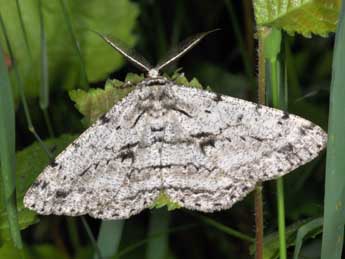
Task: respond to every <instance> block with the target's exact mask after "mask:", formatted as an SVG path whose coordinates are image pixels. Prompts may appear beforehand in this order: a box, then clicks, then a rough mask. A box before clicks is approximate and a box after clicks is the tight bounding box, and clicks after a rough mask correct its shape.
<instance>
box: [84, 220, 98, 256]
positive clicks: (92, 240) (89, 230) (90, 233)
mask: <svg viewBox="0 0 345 259" xmlns="http://www.w3.org/2000/svg"><path fill="white" fill-rule="evenodd" d="M80 218H81V222H82V223H83V226H84V229H85V231H86V233H87V235H88V237H89V238H90V241H91V244H92V246H93V247H94V249H95V251H96V255H97V257H96V258H97V259H103V257H102V253H101V251H100V249H99V247H98V245H97V242H96V239H95V237H94V235H93V234H92V231H91V228H90V226H89V224H88V223H87V220H86V218H85V216H81V217H80Z"/></svg>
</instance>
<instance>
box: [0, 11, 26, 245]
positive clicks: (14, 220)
mask: <svg viewBox="0 0 345 259" xmlns="http://www.w3.org/2000/svg"><path fill="white" fill-rule="evenodd" d="M0 19H1V22H2V17H1V15H0ZM0 49H2V47H1V45H0ZM0 122H1V124H2V126H1V127H0V161H1V177H2V190H3V191H2V195H3V200H4V203H5V207H6V212H7V219H8V224H9V227H10V233H11V237H12V241H13V243H14V245H15V246H16V247H17V248H18V249H20V250H22V249H23V243H22V239H21V235H20V230H19V224H18V215H17V204H16V185H15V183H16V180H15V163H16V162H15V113H14V103H13V94H12V88H11V83H10V79H9V75H8V71H7V66H6V64H5V58H4V56H3V53H2V51H0Z"/></svg>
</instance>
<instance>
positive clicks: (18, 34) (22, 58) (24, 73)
mask: <svg viewBox="0 0 345 259" xmlns="http://www.w3.org/2000/svg"><path fill="white" fill-rule="evenodd" d="M19 3H20V8H21V10H23V16H22V18H23V21H24V26H25V29H26V31H27V35H28V43H29V47H30V49H31V53H32V63H31V61H30V57H29V55H28V51H27V48H26V47H25V39H24V36H23V33H22V29H21V27H20V22H19V21H20V19H19V17H18V13H17V7H16V1H7V0H0V10H1V14H2V15H3V18H4V21H5V25H6V27H7V29H8V32H9V38H10V43H11V45H12V48H13V52H14V54H15V57H14V58H15V61H16V64H17V65H18V67H19V70H20V74H21V77H22V79H23V82H24V83H25V86H26V87H25V89H26V94H27V95H28V96H29V97H30V96H38V94H39V83H38V78H39V73H40V72H39V71H40V62H41V60H40V51H41V46H40V19H39V9H38V4H37V1H36V0H27V1H19ZM65 3H66V6H67V7H68V10H67V11H68V14H69V16H70V18H71V23H72V26H73V29H74V32H75V34H76V38H77V40H78V41H79V45H80V49H81V54H82V58H83V61H84V63H85V66H86V72H87V77H88V79H89V81H90V82H95V81H99V80H103V79H104V78H106V77H107V75H108V74H109V73H110V72H112V71H114V70H116V69H118V68H120V66H121V65H122V64H123V59H122V58H121V57H120V55H119V54H118V53H116V51H114V50H113V49H112V48H111V47H110V46H108V45H107V44H106V43H104V41H103V40H102V39H101V38H99V37H98V36H97V35H95V34H94V33H92V32H90V31H88V29H93V30H96V31H99V32H102V33H105V34H109V35H113V36H116V37H117V38H119V39H121V41H123V42H124V43H126V44H127V45H129V46H133V45H134V43H135V37H134V36H133V34H132V29H133V28H134V25H135V23H136V18H137V17H138V13H139V10H138V7H137V5H136V4H134V3H133V2H132V1H129V0H116V1H108V0H99V1H93V0H65ZM24 10H25V12H24ZM42 12H43V18H44V22H45V24H44V25H45V32H46V33H45V36H46V42H47V54H48V60H49V64H48V70H49V83H50V86H52V87H55V88H56V87H59V88H61V87H63V88H64V89H72V88H75V87H77V86H78V85H80V84H81V67H80V60H79V58H78V56H77V54H76V50H75V46H74V45H73V41H72V38H71V34H70V33H69V31H68V27H67V26H68V25H67V21H66V20H65V16H64V14H63V11H62V8H61V4H60V0H50V1H42ZM0 42H2V43H3V42H4V39H3V38H0ZM5 52H6V53H8V52H7V50H6V49H5Z"/></svg>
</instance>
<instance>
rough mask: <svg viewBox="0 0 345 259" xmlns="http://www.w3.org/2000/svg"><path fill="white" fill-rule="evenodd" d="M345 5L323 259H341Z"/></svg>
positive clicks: (336, 63) (336, 61)
mask: <svg viewBox="0 0 345 259" xmlns="http://www.w3.org/2000/svg"><path fill="white" fill-rule="evenodd" d="M344 67H345V3H344V1H343V5H342V9H341V15H340V20H339V24H338V28H337V33H336V36H335V45H334V53H333V67H332V69H333V71H332V83H331V93H330V110H329V124H328V147H327V160H326V183H325V203H324V225H323V237H322V251H321V258H322V259H328V258H332V259H337V258H341V254H342V250H343V245H344V243H343V240H344V224H345V174H344V172H345V159H344V154H345V138H344V132H345V120H344V100H345V87H344V82H345V73H344Z"/></svg>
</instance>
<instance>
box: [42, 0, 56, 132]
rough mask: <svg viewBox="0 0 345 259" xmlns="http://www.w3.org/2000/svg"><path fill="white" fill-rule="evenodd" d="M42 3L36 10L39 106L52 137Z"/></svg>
mask: <svg viewBox="0 0 345 259" xmlns="http://www.w3.org/2000/svg"><path fill="white" fill-rule="evenodd" d="M42 8H43V5H42V0H38V11H39V18H40V41H41V73H40V74H41V80H40V83H41V85H40V108H41V109H42V111H43V115H44V119H45V121H46V124H47V127H48V131H49V135H50V137H51V138H53V137H54V131H53V127H52V125H51V122H50V118H49V115H48V111H47V109H48V106H49V76H48V54H47V40H46V33H45V27H44V16H43V9H42Z"/></svg>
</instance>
